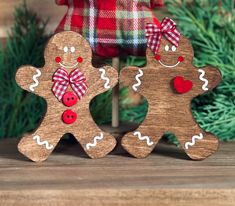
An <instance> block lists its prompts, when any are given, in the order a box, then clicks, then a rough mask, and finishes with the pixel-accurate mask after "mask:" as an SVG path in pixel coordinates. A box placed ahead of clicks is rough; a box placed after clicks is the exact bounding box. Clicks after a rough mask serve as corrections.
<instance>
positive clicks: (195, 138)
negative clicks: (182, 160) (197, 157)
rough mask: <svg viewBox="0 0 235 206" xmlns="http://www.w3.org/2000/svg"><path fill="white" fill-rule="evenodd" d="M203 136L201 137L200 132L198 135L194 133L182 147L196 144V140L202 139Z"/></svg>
mask: <svg viewBox="0 0 235 206" xmlns="http://www.w3.org/2000/svg"><path fill="white" fill-rule="evenodd" d="M203 138H204V137H203V134H202V133H200V134H199V135H194V136H193V137H192V142H186V143H185V145H184V147H185V148H186V149H188V148H189V146H191V147H192V146H193V145H195V144H196V140H202V139H203Z"/></svg>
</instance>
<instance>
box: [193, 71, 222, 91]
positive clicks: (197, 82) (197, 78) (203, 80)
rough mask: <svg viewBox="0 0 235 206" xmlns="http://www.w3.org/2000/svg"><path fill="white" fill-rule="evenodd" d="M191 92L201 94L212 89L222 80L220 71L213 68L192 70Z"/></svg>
mask: <svg viewBox="0 0 235 206" xmlns="http://www.w3.org/2000/svg"><path fill="white" fill-rule="evenodd" d="M193 76H194V80H193V84H194V87H193V90H194V92H195V93H197V94H203V93H205V92H207V91H210V90H212V89H214V88H215V87H216V86H217V85H218V84H219V83H220V82H221V80H222V75H221V73H220V71H219V70H218V69H216V68H213V67H204V68H194V75H193Z"/></svg>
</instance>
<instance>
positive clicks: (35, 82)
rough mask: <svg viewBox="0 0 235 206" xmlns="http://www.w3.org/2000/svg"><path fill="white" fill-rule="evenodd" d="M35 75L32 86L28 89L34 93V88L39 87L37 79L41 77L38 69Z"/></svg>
mask: <svg viewBox="0 0 235 206" xmlns="http://www.w3.org/2000/svg"><path fill="white" fill-rule="evenodd" d="M36 72H37V74H35V75H34V76H33V81H34V84H32V85H30V87H29V89H30V90H31V91H32V92H34V88H35V87H37V86H38V85H39V81H38V77H40V76H41V75H42V73H41V71H40V69H37V70H36Z"/></svg>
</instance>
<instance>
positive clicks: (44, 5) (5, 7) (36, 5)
mask: <svg viewBox="0 0 235 206" xmlns="http://www.w3.org/2000/svg"><path fill="white" fill-rule="evenodd" d="M22 2H23V1H22V0H10V1H9V0H1V1H0V8H2V9H1V12H0V38H1V39H4V38H5V37H6V36H7V33H8V31H9V29H10V28H11V26H12V24H13V20H14V9H15V7H16V6H18V5H20V4H21V3H22ZM26 2H27V5H28V7H29V8H30V9H32V10H33V11H35V12H36V13H37V14H38V15H39V16H40V17H42V18H45V19H47V18H48V17H49V18H50V22H49V24H48V27H47V29H48V32H51V31H54V30H55V28H56V26H57V25H58V23H59V21H60V20H61V18H62V17H63V15H64V14H65V12H66V10H67V8H66V7H63V6H57V5H56V4H55V2H54V0H40V1H37V0H26Z"/></svg>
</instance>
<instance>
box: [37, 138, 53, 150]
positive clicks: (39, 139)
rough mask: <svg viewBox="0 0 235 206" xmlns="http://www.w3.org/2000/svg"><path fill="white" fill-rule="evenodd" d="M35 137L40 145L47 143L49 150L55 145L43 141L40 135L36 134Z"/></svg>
mask: <svg viewBox="0 0 235 206" xmlns="http://www.w3.org/2000/svg"><path fill="white" fill-rule="evenodd" d="M33 139H34V140H35V141H36V142H37V144H38V145H40V146H43V145H45V147H46V149H47V150H51V149H52V148H53V147H54V146H53V145H50V144H49V142H48V141H41V137H40V136H39V135H36V136H34V137H33Z"/></svg>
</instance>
